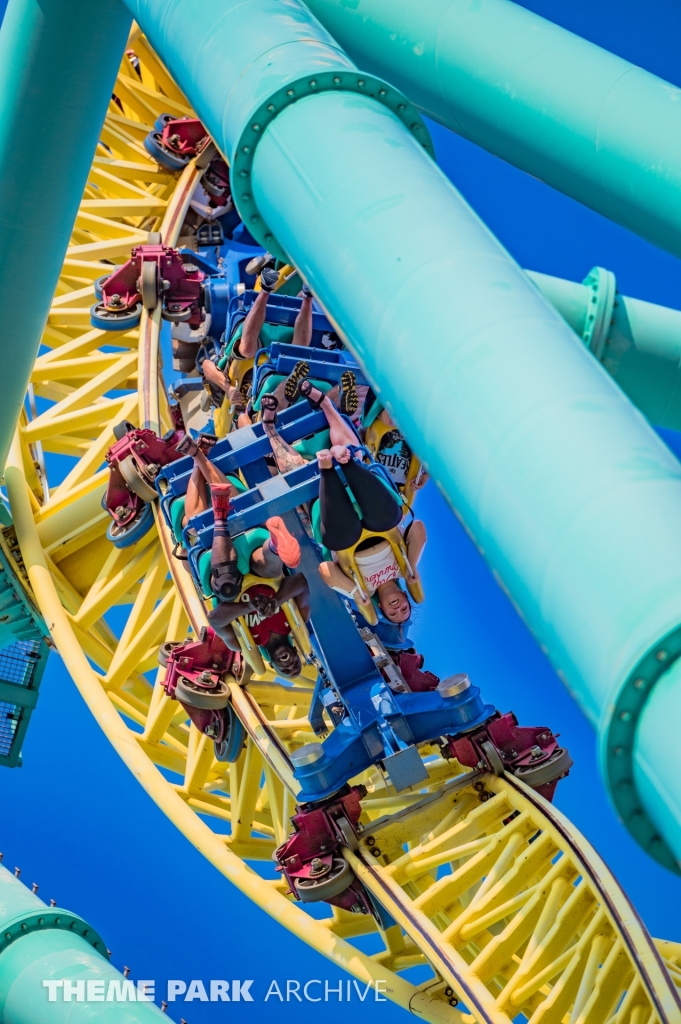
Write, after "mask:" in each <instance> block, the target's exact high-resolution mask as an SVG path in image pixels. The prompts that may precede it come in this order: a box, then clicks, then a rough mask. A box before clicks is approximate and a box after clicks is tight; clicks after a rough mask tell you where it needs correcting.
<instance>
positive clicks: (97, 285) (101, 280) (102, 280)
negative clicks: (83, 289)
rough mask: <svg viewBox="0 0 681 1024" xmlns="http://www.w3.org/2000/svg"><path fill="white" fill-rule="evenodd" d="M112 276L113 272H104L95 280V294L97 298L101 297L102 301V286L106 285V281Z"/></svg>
mask: <svg viewBox="0 0 681 1024" xmlns="http://www.w3.org/2000/svg"><path fill="white" fill-rule="evenodd" d="M110 277H111V274H102V276H101V277H98V278H97V280H96V281H95V283H94V285H93V288H94V291H95V296H96V298H97V299H99V301H100V302H101V301H102V297H103V292H102V288H103V287H104V285H105V284H106V282H107V281H108V280H109V278H110Z"/></svg>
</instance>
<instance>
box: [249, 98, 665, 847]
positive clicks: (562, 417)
mask: <svg viewBox="0 0 681 1024" xmlns="http://www.w3.org/2000/svg"><path fill="white" fill-rule="evenodd" d="M307 138H309V139H314V144H313V145H310V146H304V147H303V146H301V144H300V140H301V139H307ZM252 184H253V193H254V195H255V198H256V202H257V205H258V208H259V210H260V211H261V214H262V216H263V218H264V220H265V221H266V222H267V223H268V225H269V226H270V227H271V228H272V230H273V233H274V234H275V236H276V237H277V238H278V239H279V241H280V243H281V244H282V246H283V248H284V249H285V250H286V252H288V253H289V254H290V256H291V257H292V259H293V261H294V263H295V264H296V265H297V266H299V267H300V268H301V270H302V272H303V274H304V276H305V277H306V278H307V279H308V280H309V281H310V283H311V285H312V288H313V290H314V291H315V292H316V294H318V295H319V296H321V299H322V301H323V303H324V306H325V307H326V309H327V310H328V312H329V313H330V315H331V316H332V318H333V320H334V322H335V323H336V324H337V325H338V327H339V329H340V331H341V333H342V335H343V336H344V337H346V338H347V339H348V341H349V343H350V344H351V346H352V348H353V349H354V350H355V352H356V353H357V355H358V356H359V358H360V360H361V362H362V365H363V366H364V368H365V369H366V371H367V373H368V376H369V378H370V379H371V381H372V383H373V385H374V386H375V387H376V388H377V390H378V392H379V393H380V394H381V396H382V398H383V401H384V403H385V404H386V406H387V407H388V409H389V410H390V412H391V414H392V415H394V417H395V419H396V420H397V422H398V423H399V424H400V427H401V429H402V430H403V431H404V432H405V434H406V436H407V437H408V438H409V440H410V443H412V442H413V444H414V446H415V448H416V450H417V451H418V452H419V454H420V455H421V456H422V457H423V458H424V460H425V462H426V464H427V466H428V468H429V470H430V471H431V473H432V474H433V476H434V477H435V479H436V481H437V483H438V485H439V486H440V488H441V489H442V490H443V492H444V493H445V494H446V496H447V497H448V499H449V501H450V503H451V505H452V506H453V508H454V509H455V511H456V512H457V514H458V515H459V516H460V518H461V519H462V520H463V522H464V523H465V525H466V527H467V529H468V530H469V532H470V533H471V535H472V536H473V537H474V539H475V540H476V542H477V544H478V545H479V547H480V548H481V549H482V550H483V551H484V554H485V557H486V559H487V561H488V562H489V563H490V565H491V567H492V568H493V570H494V572H495V573H496V575H497V578H498V579H499V581H500V582H501V584H502V586H504V587H505V588H506V589H507V591H508V592H509V593H510V595H511V596H512V599H513V600H514V602H515V604H516V605H517V606H518V607H519V608H520V610H521V612H522V614H523V615H524V617H525V619H526V620H527V622H528V624H529V626H530V628H531V629H532V630H533V631H534V633H535V634H536V635H537V637H538V638H539V640H540V642H541V643H542V645H543V646H544V648H545V649H546V650H547V651H548V653H549V655H550V657H551V659H552V661H553V663H554V664H555V665H556V667H557V668H558V669H559V671H560V672H561V674H562V675H563V676H564V678H565V679H566V680H567V681H568V684H569V686H570V688H571V689H572V690H573V691H574V692H575V693H576V695H577V696H578V699H579V700H580V703H581V704H582V706H583V707H584V709H585V710H586V712H587V714H588V715H589V716H590V717H591V719H592V720H593V721H594V724H597V725H599V726H600V729H601V732H602V735H603V736H604V744H605V753H604V760H605V767H606V772H607V774H608V775H609V777H613V776H614V777H615V779H616V783H617V784H619V783H620V782H621V781H622V778H621V775H620V774H618V772H619V770H620V767H621V765H626V766H627V769H628V772H629V777H630V776H631V770H632V748H631V744H630V743H629V744H627V743H626V742H625V741H623V740H621V738H619V737H618V739H617V742H616V746H617V748H618V749H622V750H623V751H625V752H626V753H625V756H621V755H619V754H618V755H614V754H613V755H612V760H613V762H614V763H613V764H611V758H610V749H611V748H610V745H609V737H610V734H611V731H612V722H611V717H612V715H613V714H614V715H615V716H619V715H621V714H622V713H623V712H624V711H626V713H627V714H628V715H629V717H630V719H631V721H632V722H633V721H634V717H635V715H636V714H637V707H636V706H634V704H632V706H631V708H630V707H629V704H628V703H627V701H628V700H629V696H630V693H629V691H630V690H631V689H632V688H633V687H634V680H635V679H638V678H639V676H640V673H641V672H643V671H644V668H642V667H641V666H642V664H643V663H644V662H646V665H645V672H646V683H647V684H648V683H649V684H650V685H652V683H653V682H654V669H655V666H656V665H658V664H661V663H659V662H657V661H656V660H655V655H656V653H657V652H658V651H659V649H660V642H661V640H662V638H664V637H666V635H667V634H668V633H670V632H674V638H673V645H671V646H669V648H668V657H669V658H672V657H675V656H676V655H677V653H679V651H681V546H680V545H679V544H678V542H677V538H678V536H679V535H680V534H679V531H680V530H681V467H680V466H679V463H678V462H677V461H676V459H675V458H674V457H673V456H672V455H671V453H670V452H669V451H668V450H667V449H666V448H665V446H664V445H663V444H662V443H661V442H660V441H659V440H658V438H657V437H656V436H655V435H654V433H653V432H652V430H651V429H650V428H649V427H648V425H647V424H646V423H645V422H644V420H643V418H642V417H641V416H640V414H639V413H637V412H636V411H635V410H634V409H633V407H632V406H631V404H630V403H629V402H628V401H627V399H626V398H625V397H624V395H623V394H622V392H621V391H619V389H618V388H617V387H616V386H615V384H614V382H613V381H612V380H611V379H610V378H609V377H608V375H607V374H606V373H605V372H604V370H603V368H602V367H600V366H599V365H598V364H597V363H596V362H595V360H592V359H590V358H589V356H588V353H587V352H586V351H585V348H584V346H583V344H581V343H580V342H579V341H578V339H577V338H576V337H575V336H574V334H573V333H572V331H571V330H570V329H569V328H568V327H567V325H566V324H565V322H564V321H562V320H561V319H560V318H559V317H558V315H557V314H556V312H555V311H554V310H553V309H551V308H550V307H549V306H548V304H547V303H546V302H545V301H544V300H543V298H542V297H541V295H540V294H539V292H538V290H537V289H536V288H535V287H534V286H533V285H532V284H531V283H530V282H529V281H528V279H527V277H526V276H525V275H524V274H523V272H522V271H521V270H520V269H519V268H518V267H517V266H516V265H515V264H514V263H513V261H512V260H511V259H510V257H509V256H508V255H507V254H506V253H505V252H504V250H503V249H502V247H501V246H500V245H499V244H498V243H497V242H496V240H495V239H494V238H493V237H492V236H491V235H490V233H489V232H488V231H487V230H486V229H485V228H484V226H483V225H482V224H481V223H480V221H479V220H478V219H477V217H475V215H474V214H473V212H472V211H471V210H470V208H469V207H468V206H467V205H466V204H465V202H464V201H463V200H462V199H461V197H460V196H459V195H458V194H457V193H456V191H455V190H454V188H453V187H452V186H451V184H450V183H449V182H448V181H447V180H446V179H445V177H444V175H442V174H441V172H440V171H439V170H438V168H437V167H436V166H435V165H434V164H433V163H431V162H430V161H428V160H427V159H426V158H424V155H423V153H422V152H420V151H419V148H418V146H416V145H415V144H414V143H413V142H412V140H411V139H410V138H409V136H408V135H406V133H405V132H404V131H403V129H402V127H401V126H400V125H399V124H398V123H397V122H396V121H395V119H394V118H392V117H391V116H390V114H388V113H387V112H386V111H384V110H382V109H381V108H380V107H378V105H376V104H375V103H373V102H372V101H370V100H365V101H363V102H362V103H359V102H358V101H356V100H353V101H352V102H350V101H348V99H347V98H346V97H343V96H334V95H328V94H327V95H324V96H321V97H318V98H314V99H313V98H308V99H304V100H301V102H299V103H297V104H296V105H295V106H292V107H290V108H289V109H287V110H286V111H284V112H283V113H282V114H281V115H280V116H279V117H278V118H277V119H276V121H274V122H273V123H272V124H271V125H270V126H269V127H268V129H267V130H266V132H265V133H264V135H263V138H262V141H261V142H260V144H259V146H258V148H257V150H256V154H255V158H254V163H253V181H252ZM438 285H439V287H438ZM606 291H607V289H606ZM426 297H427V298H426ZM414 395H427V396H428V399H427V402H425V403H422V402H415V401H414V399H413V396H414ZM651 652H652V654H651ZM651 656H652V658H653V667H652V669H651V668H650V666H648V665H647V659H648V660H649V659H650V657H651ZM633 692H634V694H635V695H636V697H638V696H639V695H640V692H639V691H638V690H636V689H635V688H634V689H633ZM643 692H645V691H643ZM622 702H624V704H623V703H622ZM617 724H618V725H619V724H620V719H619V717H617ZM620 762H621V765H620ZM677 785H678V783H677ZM613 795H614V796H615V800H616V802H617V804H618V807H620V809H621V810H622V813H623V814H625V815H626V819H627V824H628V825H629V827H630V828H632V830H634V831H635V834H636V836H637V838H638V839H639V840H640V841H641V842H642V843H643V844H644V845H645V847H646V848H647V849H648V850H650V852H651V853H653V854H654V855H655V856H657V857H658V859H660V860H662V861H663V862H665V863H667V864H668V866H670V867H674V866H675V865H676V861H677V858H681V847H676V848H675V849H674V850H672V849H671V848H670V847H669V845H668V843H667V842H666V841H665V839H666V832H664V831H663V832H662V834H660V832H659V831H658V828H657V826H656V825H655V823H654V822H653V821H652V819H651V818H650V817H649V816H648V815H647V813H646V810H645V808H644V807H643V806H642V804H641V802H640V800H638V799H637V794H636V791H635V790H632V793H628V792H627V793H626V794H625V793H624V790H623V789H622V787H620V788H619V789H617V790H616V791H614V794H613ZM625 795H626V796H627V799H629V798H631V800H632V801H634V803H633V805H631V802H630V803H626V802H624V801H623V797H624V796H625ZM672 838H673V837H672Z"/></svg>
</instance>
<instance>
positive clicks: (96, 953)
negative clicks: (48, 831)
mask: <svg viewBox="0 0 681 1024" xmlns="http://www.w3.org/2000/svg"><path fill="white" fill-rule="evenodd" d="M44 982H48V983H50V984H48V985H45V984H43V983H44ZM55 982H61V983H62V984H53V983H55ZM64 982H66V983H67V984H66V985H65V984H64ZM110 991H111V998H110V999H107V996H108V995H109V992H110ZM51 994H53V995H54V998H53V999H52V1000H50V995H51ZM94 1020H96V1021H97V1022H98V1024H99V1022H100V1021H101V1022H102V1024H154V1022H156V1024H159V1022H160V1021H162V1020H165V1021H167V1017H165V1016H164V1015H163V1014H162V1013H161V1011H160V1009H159V1008H158V1007H157V1006H154V1004H153V1002H147V1001H139V1002H138V991H137V989H136V988H135V987H134V986H133V983H132V982H131V981H126V980H125V979H124V978H123V975H122V974H120V973H119V972H118V971H117V970H116V968H115V967H113V966H112V965H111V964H110V963H109V961H108V959H107V952H106V946H105V944H104V941H103V939H102V938H101V937H100V936H99V935H98V934H97V932H95V930H94V929H93V928H91V927H90V926H89V925H88V924H87V923H86V922H85V921H83V919H82V918H80V917H78V916H77V915H76V914H72V913H70V912H69V911H68V910H63V909H62V908H61V907H47V906H45V904H44V903H43V901H42V900H40V899H38V897H37V896H34V895H33V893H31V892H29V890H28V889H27V888H26V886H25V885H22V883H21V882H20V881H19V880H18V879H16V878H15V877H14V876H13V875H11V874H10V872H9V871H7V869H6V868H3V867H0V1024H45V1021H49V1022H50V1024H91V1022H92V1021H94Z"/></svg>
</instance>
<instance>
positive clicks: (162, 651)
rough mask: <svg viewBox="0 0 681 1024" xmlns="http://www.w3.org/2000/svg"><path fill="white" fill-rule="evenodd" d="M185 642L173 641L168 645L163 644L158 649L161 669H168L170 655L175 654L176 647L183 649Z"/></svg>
mask: <svg viewBox="0 0 681 1024" xmlns="http://www.w3.org/2000/svg"><path fill="white" fill-rule="evenodd" d="M183 643H184V641H183V640H171V641H169V642H168V643H165V644H161V646H160V647H159V649H158V663H159V665H160V666H161V668H168V662H169V661H170V655H171V654H172V653H173V651H174V650H175V648H176V647H182V644H183Z"/></svg>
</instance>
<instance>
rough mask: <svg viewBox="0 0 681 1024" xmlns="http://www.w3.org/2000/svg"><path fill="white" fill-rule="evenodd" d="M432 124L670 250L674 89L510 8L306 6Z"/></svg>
mask: <svg viewBox="0 0 681 1024" xmlns="http://www.w3.org/2000/svg"><path fill="white" fill-rule="evenodd" d="M308 7H309V8H310V10H311V11H312V12H313V14H315V15H316V17H318V18H319V19H320V20H321V21H322V22H323V24H324V25H325V26H326V27H327V28H328V30H329V31H330V32H331V34H332V35H333V36H334V37H335V38H336V39H337V40H338V42H339V43H340V44H341V45H342V46H344V47H345V49H346V50H347V52H348V54H349V55H350V57H352V58H353V60H356V61H357V63H358V64H359V65H360V66H361V67H363V68H365V69H366V70H367V71H371V72H372V73H374V74H377V75H380V76H382V77H383V78H385V79H386V80H387V81H388V82H391V83H392V84H393V85H395V86H396V87H397V88H398V89H401V90H402V91H403V92H404V93H405V94H406V95H407V96H409V98H410V99H411V100H413V101H414V102H415V103H416V104H417V106H418V107H419V108H420V109H421V110H422V111H423V112H424V113H426V114H428V115H429V116H430V117H432V118H434V119H435V120H436V121H439V122H440V123H441V124H444V125H446V126H447V127H448V128H451V129H452V130H453V131H455V132H457V133H458V134H459V135H462V136H463V137H464V138H466V139H470V140H471V141H472V142H475V143H477V144H478V145H479V146H482V147H483V148H484V149H487V150H489V151H490V152H491V153H495V154H496V155H497V156H500V157H503V159H504V160H507V161H508V162H509V163H511V164H514V165H515V166H516V167H520V168H521V169H522V170H524V171H528V172H529V173H530V174H533V175H534V176H535V177H537V178H540V179H541V180H542V181H545V182H546V183H547V184H549V185H552V186H553V187H554V188H557V189H559V190H560V191H561V192H564V193H565V194H566V195H568V196H572V198H573V199H577V200H579V202H581V203H584V204H585V205H586V206H590V207H591V208H592V209H593V210H597V211H598V212H599V213H602V214H603V215H604V216H606V217H609V218H610V219H611V220H614V221H616V222H617V223H618V224H622V225H623V226H624V227H626V228H629V229H630V230H631V231H635V232H636V233H637V234H639V235H641V236H642V237H643V238H646V239H647V240H648V241H649V242H652V243H653V244H654V245H658V246H660V247H661V248H662V249H667V250H668V251H669V252H671V253H674V254H675V255H677V256H678V255H681V90H680V89H678V88H677V87H676V86H674V85H670V84H669V82H665V81H663V80H662V79H661V78H657V77H656V76H655V75H651V74H649V73H648V72H647V71H644V70H643V69H642V68H638V67H635V66H634V65H633V64H630V63H629V62H628V61H626V60H622V59H621V58H620V57H616V56H614V54H611V53H608V51H607V50H603V49H601V48H600V47H598V46H595V45H594V44H593V43H589V42H587V41H586V40H584V39H581V38H580V37H579V36H576V35H574V34H573V33H571V32H568V31H566V30H565V29H563V28H560V27H559V26H557V25H554V24H553V23H552V22H550V21H546V20H545V19H544V18H540V17H539V16H538V15H536V14H533V13H532V12H531V11H528V10H526V9H525V8H524V7H520V6H518V5H517V4H514V3H511V2H510V0H476V2H475V3H471V2H470V0H428V2H427V3H422V4H417V3H413V2H412V0H361V2H357V0H308Z"/></svg>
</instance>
